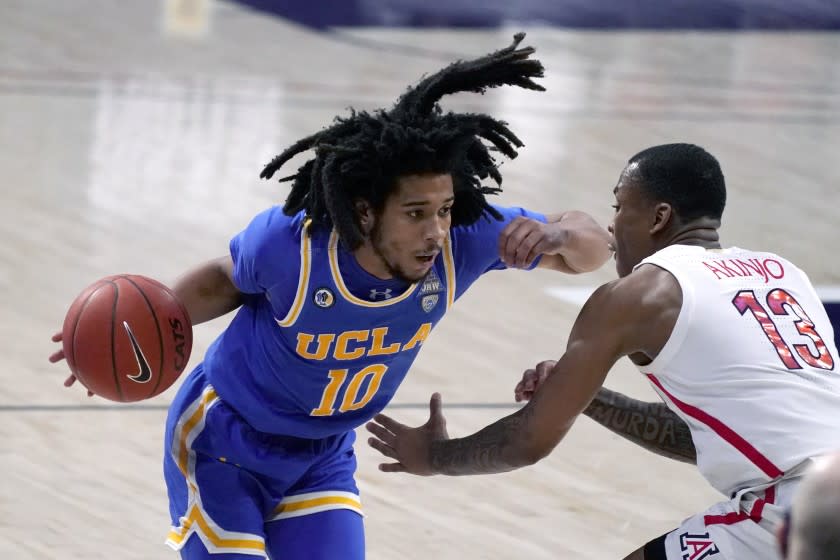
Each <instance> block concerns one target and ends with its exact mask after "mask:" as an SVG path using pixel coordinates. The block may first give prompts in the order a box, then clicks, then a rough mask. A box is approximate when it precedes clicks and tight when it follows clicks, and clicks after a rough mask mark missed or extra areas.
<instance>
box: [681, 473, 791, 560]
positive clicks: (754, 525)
mask: <svg viewBox="0 0 840 560" xmlns="http://www.w3.org/2000/svg"><path fill="white" fill-rule="evenodd" d="M799 482H800V479H799V478H794V479H791V480H783V481H781V482H779V483H778V484H776V485H775V486H771V487H770V488H767V489H766V490H756V491H751V492H746V493H744V494H742V495H741V496H740V497H736V498H734V499H732V500H728V501H725V502H719V503H717V504H715V505H713V506H712V507H710V508H709V509H707V510H706V511H704V512H702V513H699V514H697V515H694V516H692V517H689V518H688V519H686V520H685V521H683V522H682V524H681V525H680V526H679V528H678V529H676V530H674V531H672V532H670V533H668V534H667V535H666V537H665V552H666V557H667V558H668V560H706V559H709V560H781V558H782V557H781V554H780V553H779V549H778V544H777V542H776V529H777V528H778V525H779V523H780V522H781V520H782V518H783V516H784V510H785V509H786V508H787V507H788V505H789V504H790V502H791V499H792V497H793V492H794V490H795V489H796V487H797V486H798V484H799Z"/></svg>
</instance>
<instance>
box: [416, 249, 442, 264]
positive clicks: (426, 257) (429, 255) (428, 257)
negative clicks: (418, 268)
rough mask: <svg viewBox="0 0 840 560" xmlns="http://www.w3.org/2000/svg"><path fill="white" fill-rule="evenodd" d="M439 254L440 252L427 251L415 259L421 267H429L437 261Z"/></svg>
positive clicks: (417, 255)
mask: <svg viewBox="0 0 840 560" xmlns="http://www.w3.org/2000/svg"><path fill="white" fill-rule="evenodd" d="M439 254H440V251H426V252H423V253H418V254H416V255H414V258H416V259H417V261H418V262H419V263H420V264H421V265H423V266H429V265H431V264H432V263H433V262H434V261H435V259H436V258H437V256H438V255H439Z"/></svg>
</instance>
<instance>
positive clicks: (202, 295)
mask: <svg viewBox="0 0 840 560" xmlns="http://www.w3.org/2000/svg"><path fill="white" fill-rule="evenodd" d="M173 291H174V292H175V294H176V295H177V296H178V298H179V299H180V300H181V303H183V304H184V307H186V308H187V311H188V312H189V315H190V319H191V320H192V323H193V325H197V324H199V323H204V322H205V321H210V320H212V319H215V318H216V317H221V316H222V315H225V314H226V313H229V312H231V311H233V310H234V309H236V308H238V307H239V306H240V305H241V304H242V292H240V291H239V289H238V288H237V287H236V284H235V283H234V281H233V259H232V258H231V257H230V255H227V256H224V257H220V258H218V259H213V260H211V261H208V262H206V263H203V264H200V265H198V266H196V267H195V268H193V269H191V270H189V271H187V272H186V273H185V274H184V275H183V276H181V277H180V278H179V279H178V280H177V281H176V282H175V285H174V286H173Z"/></svg>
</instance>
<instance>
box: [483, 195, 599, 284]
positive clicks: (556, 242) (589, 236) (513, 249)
mask: <svg viewBox="0 0 840 560" xmlns="http://www.w3.org/2000/svg"><path fill="white" fill-rule="evenodd" d="M609 242H610V234H609V233H608V232H607V230H605V229H604V228H603V227H601V226H600V225H598V222H596V221H595V219H594V218H592V216H590V215H589V214H586V213H585V212H579V211H576V210H571V211H568V212H563V213H562V214H549V215H546V223H542V222H540V221H539V220H535V219H533V218H526V217H518V218H516V219H514V220H512V221H511V222H510V223H509V224H508V225H507V226H506V227H505V229H504V230H503V231H502V233H501V235H500V237H499V252H500V254H501V257H502V261H503V262H505V263H506V264H507V265H508V266H513V267H517V268H522V267H526V266H528V265H529V264H530V263H531V262H533V261H534V259H536V258H537V257H539V256H540V255H542V257H541V258H540V261H539V263H538V265H537V266H538V267H540V268H547V269H551V270H557V271H559V272H565V273H567V274H578V273H581V272H590V271H593V270H596V269H598V268H600V267H601V265H603V264H604V263H605V262H606V261H607V259H609V258H610V256H611V255H612V252H611V251H610V249H609Z"/></svg>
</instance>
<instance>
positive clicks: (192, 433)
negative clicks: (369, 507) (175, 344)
mask: <svg viewBox="0 0 840 560" xmlns="http://www.w3.org/2000/svg"><path fill="white" fill-rule="evenodd" d="M354 440H355V432H348V433H345V434H340V435H337V436H332V437H329V438H325V439H320V440H311V439H300V438H294V437H287V436H278V435H272V434H266V433H263V432H258V431H256V430H254V429H253V428H252V427H251V426H250V425H249V424H247V423H246V422H245V421H244V420H243V419H242V418H241V417H240V416H239V415H238V414H237V413H236V412H235V411H234V410H233V409H231V408H230V407H229V406H227V405H226V404H225V403H224V402H223V401H221V400H220V399H219V397H218V396H217V395H216V392H215V390H214V389H213V387H212V386H211V385H209V384H208V383H207V380H206V378H205V376H204V372H203V369H202V366H201V365H199V366H198V367H197V368H196V369H195V370H194V371H193V372H192V373H191V374H190V376H189V377H188V378H187V379H186V380H185V381H184V383H183V385H182V386H181V388H180V389H179V391H178V394H177V395H176V397H175V400H174V401H173V403H172V406H171V407H170V408H169V415H168V418H167V421H166V445H165V454H164V463H163V464H164V467H163V470H164V476H165V478H166V486H167V489H168V492H169V511H170V514H171V516H172V528H171V530H170V531H169V536H168V538H167V540H166V542H167V544H169V545H170V546H171V547H172V548H174V549H176V550H180V551H181V556H182V558H184V559H189V560H194V559H199V558H208V557H212V558H214V559H217V560H221V559H222V558H224V559H225V560H228V559H233V558H240V557H242V558H249V559H253V558H254V557H258V558H264V557H266V556H268V557H269V558H273V559H280V558H283V559H287V558H288V559H298V558H300V559H301V560H302V559H304V558H307V559H318V558H338V557H340V558H350V559H362V558H364V526H363V521H362V510H361V503H360V501H359V491H358V488H357V487H356V483H355V480H354V479H353V474H354V473H355V471H356V457H355V454H354V453H353V442H354ZM211 555H212V556H211Z"/></svg>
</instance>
